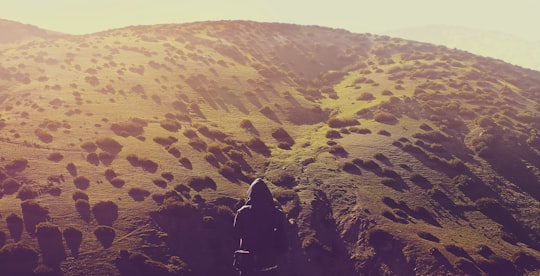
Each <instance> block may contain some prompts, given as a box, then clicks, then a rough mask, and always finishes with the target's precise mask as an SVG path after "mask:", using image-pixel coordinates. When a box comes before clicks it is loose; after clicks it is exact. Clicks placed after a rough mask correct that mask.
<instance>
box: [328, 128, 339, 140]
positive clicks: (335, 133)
mask: <svg viewBox="0 0 540 276" xmlns="http://www.w3.org/2000/svg"><path fill="white" fill-rule="evenodd" d="M326 138H328V139H339V138H342V136H341V134H340V133H339V132H338V131H337V130H333V129H331V130H329V131H327V132H326Z"/></svg>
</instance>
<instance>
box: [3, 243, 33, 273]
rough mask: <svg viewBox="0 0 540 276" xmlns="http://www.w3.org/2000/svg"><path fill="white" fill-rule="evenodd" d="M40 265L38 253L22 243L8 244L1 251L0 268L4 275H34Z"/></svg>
mask: <svg viewBox="0 0 540 276" xmlns="http://www.w3.org/2000/svg"><path fill="white" fill-rule="evenodd" d="M37 265H38V253H37V252H36V250H34V249H33V248H32V247H30V246H28V245H26V244H22V243H11V244H7V245H5V246H4V247H2V249H0V267H1V268H2V274H3V275H33V274H32V271H33V270H34V268H35V267H36V266H37Z"/></svg>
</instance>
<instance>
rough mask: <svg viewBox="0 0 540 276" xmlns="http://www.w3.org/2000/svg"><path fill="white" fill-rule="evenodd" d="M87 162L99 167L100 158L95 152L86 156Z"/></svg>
mask: <svg viewBox="0 0 540 276" xmlns="http://www.w3.org/2000/svg"><path fill="white" fill-rule="evenodd" d="M86 161H87V162H88V163H90V164H92V165H94V166H97V165H99V157H98V155H97V154H96V153H95V152H92V153H89V154H88V156H86Z"/></svg>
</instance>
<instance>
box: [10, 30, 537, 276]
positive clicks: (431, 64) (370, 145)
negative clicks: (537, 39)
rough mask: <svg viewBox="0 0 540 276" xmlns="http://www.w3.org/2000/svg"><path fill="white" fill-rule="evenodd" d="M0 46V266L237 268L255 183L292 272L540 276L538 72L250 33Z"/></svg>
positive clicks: (319, 36) (378, 46)
mask: <svg viewBox="0 0 540 276" xmlns="http://www.w3.org/2000/svg"><path fill="white" fill-rule="evenodd" d="M0 55H1V56H2V62H1V63H0V144H1V151H0V158H1V159H0V166H1V167H2V169H1V170H0V171H1V172H0V180H1V185H0V187H1V195H2V197H1V198H0V206H1V211H0V215H1V218H2V223H0V246H2V245H3V247H2V249H0V267H2V268H4V270H3V271H12V272H13V273H19V274H23V273H28V274H31V273H34V274H37V275H40V274H47V273H53V274H54V273H60V272H61V273H63V274H65V275H235V274H234V273H235V272H234V270H233V268H232V265H231V263H232V252H233V251H234V249H235V248H236V245H237V244H236V241H235V240H234V238H233V234H232V221H233V218H234V213H235V211H236V210H237V208H238V207H239V206H241V205H242V204H243V202H244V198H245V193H246V191H247V188H248V185H249V183H250V182H251V180H253V179H254V178H256V177H264V179H266V180H267V181H268V183H270V188H271V190H272V191H273V193H274V197H275V199H276V202H277V203H279V204H280V205H281V206H282V208H283V210H284V211H285V212H286V213H287V218H288V220H289V229H288V235H289V240H290V245H291V248H290V250H289V252H288V253H287V256H286V258H283V259H282V260H281V267H282V270H283V272H284V274H285V275H380V274H386V275H415V274H419V275H444V274H469V275H482V274H488V275H497V273H499V274H500V273H502V274H503V275H519V274H531V275H532V274H534V273H537V272H538V270H539V269H540V252H539V250H540V224H539V220H538V218H539V217H540V202H539V200H540V138H539V137H538V134H537V132H536V130H537V129H538V128H539V127H540V117H539V115H538V114H539V112H540V102H539V100H538V99H540V72H537V71H533V70H527V69H523V68H521V67H517V66H513V65H510V64H507V63H504V62H502V61H499V60H494V59H490V58H485V57H480V56H475V55H472V54H470V53H466V52H463V51H458V50H451V49H448V48H446V47H442V46H434V45H430V44H426V43H419V42H413V41H407V40H402V39H396V38H391V37H388V36H377V35H370V34H354V33H350V32H348V31H345V30H338V29H330V28H324V27H318V26H296V25H288V24H278V23H256V22H248V21H220V22H199V23H190V24H181V25H154V26H137V27H127V28H122V29H115V30H110V31H105V32H100V33H95V34H90V35H85V36H69V37H61V38H57V39H48V40H30V41H25V42H22V43H18V44H16V45H12V46H10V47H7V48H4V49H1V50H0ZM32 271H33V272H32Z"/></svg>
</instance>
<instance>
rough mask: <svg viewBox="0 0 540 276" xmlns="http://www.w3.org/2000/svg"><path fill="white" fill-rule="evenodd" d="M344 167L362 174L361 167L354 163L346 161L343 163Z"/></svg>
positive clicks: (347, 170)
mask: <svg viewBox="0 0 540 276" xmlns="http://www.w3.org/2000/svg"><path fill="white" fill-rule="evenodd" d="M342 169H343V170H344V171H346V172H348V173H352V174H362V172H361V171H360V169H359V168H358V167H357V166H356V165H355V164H354V163H350V162H345V163H343V166H342Z"/></svg>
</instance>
